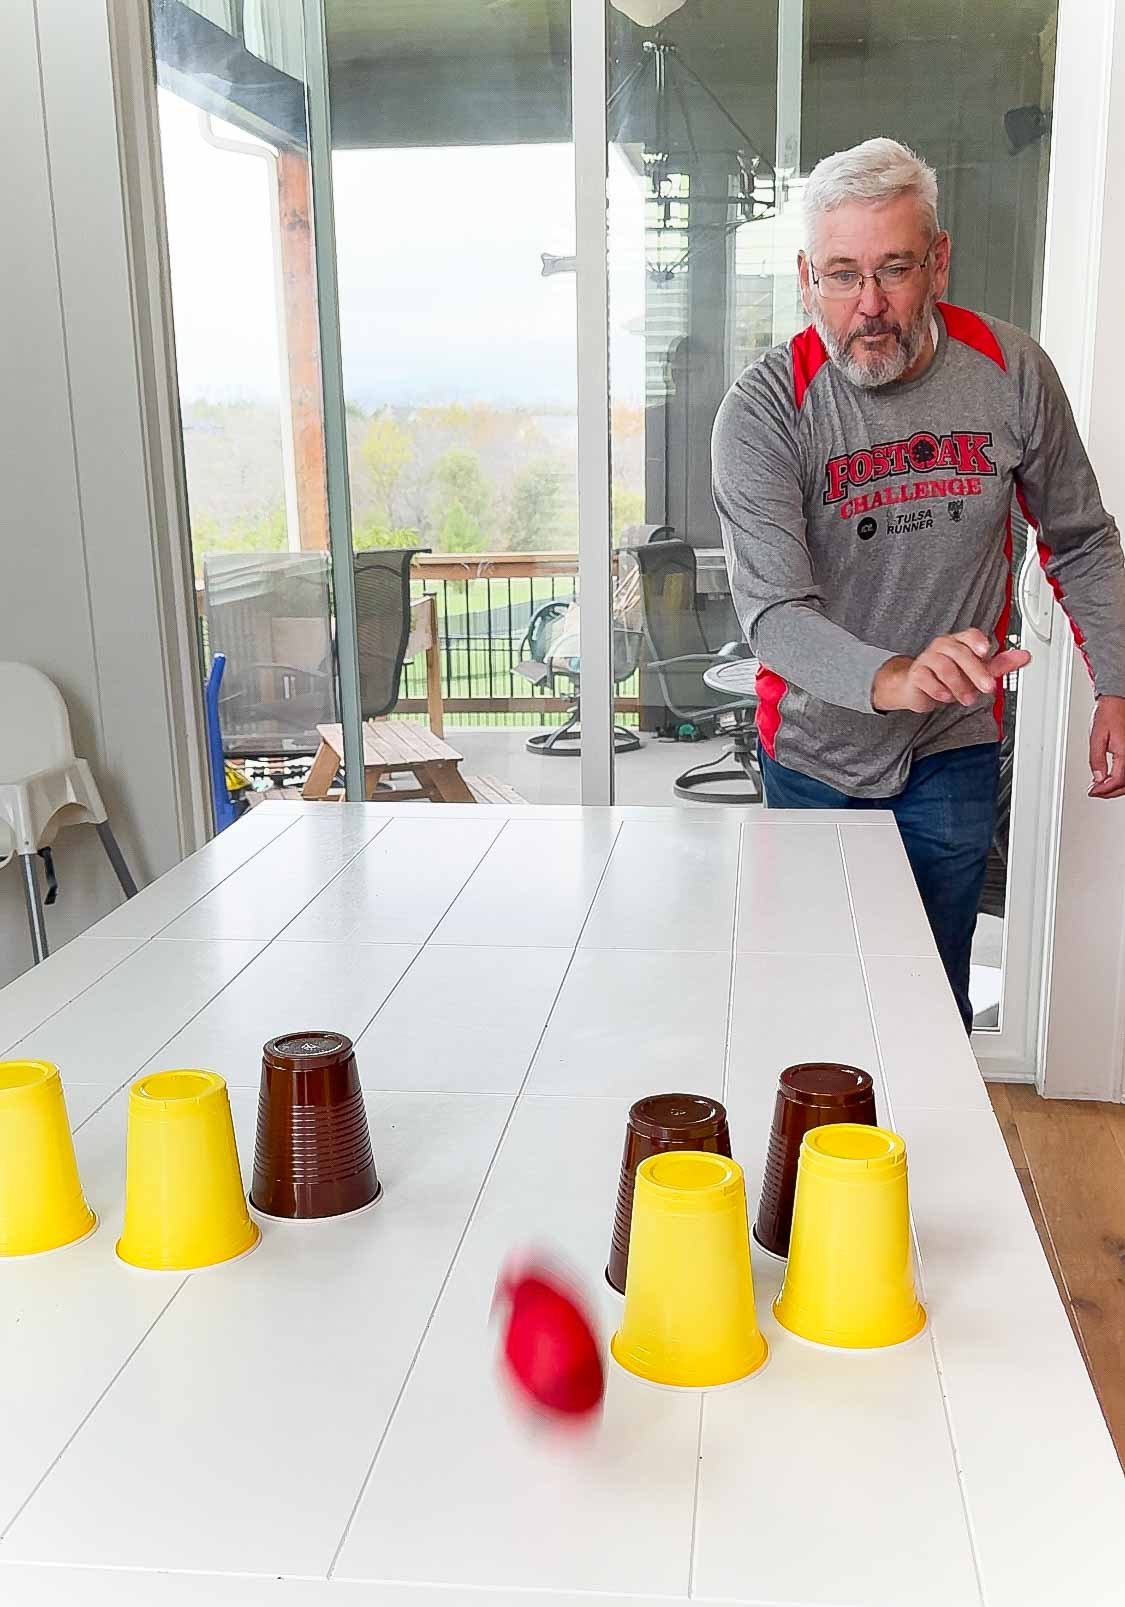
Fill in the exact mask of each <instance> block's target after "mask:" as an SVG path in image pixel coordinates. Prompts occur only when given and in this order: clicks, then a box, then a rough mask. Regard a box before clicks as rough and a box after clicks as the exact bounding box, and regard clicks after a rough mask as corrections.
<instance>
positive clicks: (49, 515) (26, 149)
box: [0, 0, 202, 983]
mask: <svg viewBox="0 0 1125 1607" xmlns="http://www.w3.org/2000/svg"><path fill="white" fill-rule="evenodd" d="M0 98H2V102H3V105H4V109H5V122H6V127H7V138H6V141H5V146H6V150H5V160H4V170H3V172H4V176H3V188H2V192H0V193H2V195H3V206H2V216H3V219H4V231H3V241H2V248H0V308H2V309H3V313H2V324H0V329H2V332H3V333H2V371H3V385H2V387H0V487H2V494H0V510H2V513H0V520H2V524H0V541H2V552H3V568H2V580H0V657H3V658H11V659H23V660H26V661H27V662H29V663H32V664H35V665H37V666H38V667H39V668H40V669H42V670H44V671H46V672H47V674H49V675H50V676H51V677H52V678H53V679H54V680H55V681H56V682H57V684H58V685H59V687H60V688H61V690H62V692H63V695H64V696H65V698H66V700H67V704H68V706H69V708H70V715H71V722H72V726H73V730H74V736H75V746H76V748H77V750H78V752H79V753H80V754H82V755H84V756H85V757H86V758H88V759H89V760H90V762H91V764H92V765H93V767H94V770H95V774H96V775H97V777H98V781H99V785H100V787H101V789H102V792H103V795H104V797H105V800H106V805H107V808H108V809H109V811H110V818H111V820H112V822H113V824H114V826H115V828H116V830H117V832H118V836H119V840H120V841H121V844H122V846H123V848H124V850H125V854H126V856H127V858H128V859H129V862H130V864H131V865H132V867H133V870H134V874H135V875H136V876H137V879H138V881H144V880H148V879H150V878H151V877H153V876H156V875H158V874H160V873H161V872H162V871H164V870H166V869H167V868H168V867H169V866H170V865H172V864H174V863H175V862H176V861H177V860H178V859H180V858H181V857H182V855H183V853H184V852H185V851H187V850H188V849H189V848H190V847H193V846H195V845H196V843H197V841H198V839H199V836H200V832H201V827H202V816H201V812H200V782H201V772H200V769H199V763H198V757H199V755H198V734H197V731H195V730H194V729H192V730H191V731H190V744H189V746H191V748H192V750H193V751H192V757H191V759H190V762H189V763H188V764H186V765H185V761H184V747H185V744H184V724H185V719H186V718H187V715H186V714H185V710H184V709H183V707H181V706H178V705H177V701H176V698H177V693H176V690H175V688H173V686H172V685H171V681H170V673H169V658H170V657H172V658H174V657H175V653H174V652H172V653H171V654H170V651H169V642H168V640H167V636H168V632H167V631H166V630H165V628H164V624H165V619H166V618H167V617H168V610H167V608H166V606H165V596H164V590H163V589H162V579H161V573H160V563H159V562H158V559H157V557H156V556H155V554H154V542H153V513H152V507H151V498H150V490H149V477H148V474H147V465H146V452H147V451H148V450H149V449H150V448H149V442H148V439H147V437H146V429H145V426H144V424H143V414H142V408H141V401H140V393H139V374H138V363H137V352H136V344H135V338H134V321H133V317H134V315H133V305H132V297H131V289H130V272H129V262H128V258H127V252H126V228H125V219H124V213H123V200H122V186H121V169H120V160H119V151H118V130H117V116H116V108H115V103H114V87H113V81H112V74H111V69H110V47H109V31H108V22H107V15H106V6H105V0H68V3H67V4H65V5H61V4H58V3H57V0H39V3H38V5H37V4H36V3H35V0H5V4H4V5H3V6H2V7H0ZM172 645H173V647H174V646H175V644H172ZM180 692H182V687H181V688H180ZM0 720H2V711H0ZM188 724H189V725H193V724H194V714H193V715H192V718H191V719H189V720H188ZM177 729H178V730H179V733H180V734H179V737H178V738H176V737H174V736H173V732H174V731H176V730H177ZM55 859H56V867H57V870H58V874H59V880H60V883H61V892H60V898H59V902H58V904H57V905H56V906H55V907H54V908H53V909H52V910H50V911H48V932H49V937H50V940H51V944H52V947H55V946H58V945H59V944H61V943H62V942H64V941H65V940H66V939H67V938H69V937H71V936H73V935H74V934H75V933H77V932H79V931H81V930H83V929H84V928H85V927H86V926H88V925H89V924H90V923H91V922H92V921H93V920H95V919H97V918H98V917H99V916H100V915H102V914H104V913H105V912H106V911H107V910H109V909H111V908H112V907H113V906H114V904H115V903H117V902H118V900H119V898H120V894H119V892H118V889H117V884H116V882H115V880H114V877H113V875H112V872H111V871H110V868H109V866H108V863H106V862H105V858H104V855H103V853H102V851H101V847H100V844H99V843H98V841H97V837H96V835H95V833H94V831H93V829H92V828H88V827H87V828H81V829H76V830H72V831H68V832H65V833H63V834H62V835H61V836H60V838H59V840H58V843H57V844H56V851H55ZM30 959H31V955H30V948H29V944H28V938H27V930H26V921H25V916H24V910H23V900H22V893H21V888H20V885H19V874H18V867H17V866H15V865H10V866H9V867H8V869H7V870H6V872H4V873H2V874H0V983H3V982H5V981H7V980H8V979H10V978H11V977H12V976H14V975H16V974H17V973H18V972H19V971H21V970H23V969H25V967H26V966H27V965H28V964H29V963H30Z"/></svg>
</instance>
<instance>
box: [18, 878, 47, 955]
mask: <svg viewBox="0 0 1125 1607" xmlns="http://www.w3.org/2000/svg"><path fill="white" fill-rule="evenodd" d="M20 864H21V865H22V866H23V897H24V903H25V904H26V905H27V924H28V926H29V928H30V930H31V947H32V951H33V952H34V955H35V963H36V965H39V964H40V962H41V961H43V960H45V959H46V958H47V956H48V954H49V953H50V952H51V951H50V949H49V948H48V947H47V923H46V921H45V920H44V919H43V900H42V899H41V898H40V896H39V882H38V879H37V877H36V872H35V855H34V854H21V855H20Z"/></svg>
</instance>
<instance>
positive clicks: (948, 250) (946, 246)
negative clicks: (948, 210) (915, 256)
mask: <svg viewBox="0 0 1125 1607" xmlns="http://www.w3.org/2000/svg"><path fill="white" fill-rule="evenodd" d="M930 249H931V251H932V252H933V254H934V289H935V290H936V291H937V293H938V295H939V296H943V295H944V294H945V292H946V289H947V287H948V285H949V262H950V257H951V256H952V253H953V242H952V240H951V239H950V238H949V235H948V234H947V233H946V231H945V230H944V229H943V230H942V231H941V233H940V234H939V235H938V237H937V239H936V240H935V241H934V243H933V245H932V246H931V247H930Z"/></svg>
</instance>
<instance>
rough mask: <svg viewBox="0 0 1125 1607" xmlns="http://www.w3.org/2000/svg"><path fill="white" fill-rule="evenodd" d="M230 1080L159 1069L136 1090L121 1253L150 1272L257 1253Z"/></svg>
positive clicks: (185, 1269) (207, 1264)
mask: <svg viewBox="0 0 1125 1607" xmlns="http://www.w3.org/2000/svg"><path fill="white" fill-rule="evenodd" d="M260 1238H261V1231H260V1229H259V1228H258V1227H256V1226H255V1224H254V1223H253V1222H252V1221H251V1220H250V1214H249V1212H248V1211H247V1209H246V1195H245V1192H244V1191H243V1187H242V1173H241V1171H240V1169H239V1165H238V1150H237V1148H236V1147H235V1141H234V1125H233V1123H232V1121H231V1114H230V1100H229V1098H228V1096H227V1085H226V1083H225V1082H224V1081H223V1079H222V1078H221V1077H220V1076H218V1075H217V1074H216V1073H215V1072H213V1071H196V1070H184V1071H158V1072H156V1073H154V1075H153V1076H151V1077H142V1078H141V1079H140V1081H139V1082H135V1083H134V1084H133V1086H132V1088H131V1089H130V1090H129V1137H128V1145H127V1150H126V1167H125V1229H124V1232H123V1233H122V1235H121V1237H120V1239H119V1240H118V1241H117V1254H118V1255H119V1256H120V1257H121V1259H122V1261H126V1262H128V1264H129V1265H130V1266H133V1267H142V1268H144V1269H145V1270H146V1271H148V1272H191V1271H194V1270H197V1269H198V1268H200V1267H212V1266H217V1265H218V1264H219V1263H220V1262H222V1261H233V1260H234V1259H235V1257H236V1256H240V1255H245V1254H246V1253H247V1251H249V1250H252V1249H253V1248H254V1247H255V1245H256V1244H257V1243H258V1241H259V1239H260Z"/></svg>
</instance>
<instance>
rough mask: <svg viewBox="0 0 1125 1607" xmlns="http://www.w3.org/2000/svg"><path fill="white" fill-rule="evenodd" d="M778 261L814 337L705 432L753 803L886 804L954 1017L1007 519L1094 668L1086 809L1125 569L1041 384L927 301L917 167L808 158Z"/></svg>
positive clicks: (1074, 445) (1117, 713) (1123, 654)
mask: <svg viewBox="0 0 1125 1607" xmlns="http://www.w3.org/2000/svg"><path fill="white" fill-rule="evenodd" d="M805 211H806V235H805V238H806V244H807V249H806V250H805V251H802V252H801V254H800V257H799V259H798V265H799V272H800V277H801V292H802V298H803V301H804V305H805V310H806V312H807V313H808V314H809V315H810V318H811V323H810V325H809V327H808V328H807V329H805V330H804V331H803V332H802V333H801V334H799V335H797V336H795V337H794V338H793V340H791V341H790V342H788V343H787V344H786V345H785V346H779V347H775V348H774V349H773V350H772V351H770V352H767V353H766V355H765V356H764V357H763V358H762V359H761V360H760V361H759V362H757V363H755V364H754V365H753V366H752V367H751V368H749V369H747V370H746V372H745V373H744V374H743V375H742V376H741V378H740V379H739V380H738V381H737V383H736V384H735V385H734V386H733V387H732V389H731V390H730V392H729V393H728V395H727V397H726V399H725V401H724V402H723V404H722V407H721V408H720V410H719V415H718V418H717V420H716V423H715V433H714V440H713V443H712V446H713V467H714V488H715V501H716V505H717V507H718V510H719V516H720V519H721V522H722V527H723V541H724V545H725V547H726V553H727V563H728V566H729V569H730V575H731V586H732V590H733V593H734V598H735V603H736V605H737V607H738V611H739V615H740V618H741V621H742V625H743V628H744V630H745V633H746V637H747V640H748V641H749V643H750V645H751V647H752V648H753V650H754V652H755V654H756V655H757V657H758V658H759V659H760V660H761V664H762V670H761V673H760V675H759V679H758V692H759V698H760V702H759V709H758V734H759V740H760V751H761V758H762V775H763V781H764V784H765V792H766V802H767V804H769V805H770V806H772V807H774V808H778V807H783V808H849V807H850V808H867V809H870V808H877V809H890V810H892V811H893V812H894V815H895V818H896V820H897V822H898V825H899V829H900V831H901V833H902V837H903V842H904V844H905V846H906V851H907V854H908V855H909V857H910V863H911V866H912V868H913V871H914V875H915V878H916V880H917V882H918V886H919V890H920V892H921V895H922V899H923V902H924V904H925V906H926V912H927V914H928V916H929V919H930V925H931V927H932V928H933V932H934V937H935V939H936V942H937V946H938V950H939V952H940V954H941V957H942V961H943V963H944V965H945V969H946V973H947V975H948V977H949V981H950V985H951V986H952V988H953V992H954V995H955V997H956V999H957V1004H958V1007H959V1009H960V1011H961V1015H962V1019H963V1020H964V1022H965V1026H966V1028H967V1029H968V1028H971V1025H972V1006H971V1004H970V1002H969V991H968V984H969V958H970V951H971V946H972V937H973V930H974V927H975V925H976V917H977V907H978V904H979V901H980V894H981V888H982V884H983V880H984V872H985V863H986V860H987V856H988V849H989V845H990V843H991V841H992V836H993V832H994V829H995V816H996V790H997V775H998V762H999V737H1000V715H1001V710H1002V688H1003V678H1004V676H1005V675H1010V674H1011V673H1013V672H1014V671H1016V670H1018V669H1020V668H1021V667H1022V666H1023V665H1024V664H1026V663H1027V662H1028V654H1026V653H1024V652H1022V651H1016V650H1011V649H1008V648H1006V647H1005V645H1004V644H1005V637H1006V633H1007V624H1008V617H1009V611H1010V606H1011V519H1010V513H1011V506H1012V499H1013V496H1015V497H1018V498H1019V500H1020V503H1021V505H1022V506H1023V508H1024V511H1025V513H1026V515H1027V518H1028V521H1029V523H1031V524H1032V525H1035V526H1036V527H1037V529H1038V541H1039V552H1040V555H1041V557H1042V560H1043V564H1044V567H1045V569H1046V573H1047V577H1048V580H1049V581H1050V584H1051V586H1052V588H1053V589H1054V592H1055V595H1056V596H1057V597H1058V599H1059V601H1060V602H1061V603H1062V605H1063V607H1064V608H1065V609H1066V611H1067V613H1068V615H1069V616H1070V618H1071V621H1072V624H1073V626H1074V631H1075V635H1076V638H1077V640H1078V644H1079V646H1080V648H1081V650H1082V652H1083V654H1084V656H1085V658H1086V662H1087V665H1088V666H1089V669H1090V673H1091V675H1092V676H1093V679H1094V687H1095V691H1096V693H1097V703H1096V706H1095V714H1094V721H1093V726H1092V728H1091V736H1090V767H1091V771H1092V772H1093V785H1092V786H1091V788H1090V791H1091V795H1092V796H1094V797H1099V798H1113V797H1120V796H1122V795H1125V567H1123V562H1122V551H1121V541H1120V537H1119V536H1118V532H1117V528H1116V526H1115V524H1114V522H1113V520H1112V519H1111V518H1110V516H1109V515H1108V514H1107V513H1106V511H1105V509H1104V508H1103V507H1102V503H1101V498H1100V496H1099V494H1098V487H1097V482H1096V480H1095V479H1094V474H1093V470H1092V469H1091V467H1090V463H1089V460H1088V459H1087V457H1086V453H1085V451H1084V449H1083V446H1082V442H1081V440H1080V439H1079V436H1078V432H1077V429H1076V428H1075V424H1074V420H1073V417H1072V415H1071V412H1070V408H1069V406H1068V404H1067V400H1066V396H1065V394H1064V392H1063V389H1062V386H1061V384H1060V382H1059V378H1058V375H1057V374H1056V373H1055V370H1054V368H1053V367H1052V365H1051V362H1050V359H1049V358H1048V357H1047V356H1046V354H1045V353H1044V352H1043V351H1042V350H1041V348H1040V347H1039V346H1038V345H1036V343H1035V341H1033V340H1032V339H1031V338H1030V337H1029V336H1028V335H1025V334H1023V333H1022V332H1021V331H1020V330H1017V329H1014V328H1012V327H1011V326H1010V325H1008V324H1002V323H999V322H997V321H996V320H995V319H991V318H984V317H981V316H979V315H978V314H976V313H973V312H968V311H966V310H965V309H963V308H959V307H952V306H949V305H948V304H946V303H943V302H942V301H941V300H940V297H941V296H942V294H943V293H944V291H945V288H946V285H947V284H948V280H949V257H950V240H949V236H948V235H947V234H946V233H944V231H942V230H941V229H940V228H939V225H938V216H937V181H936V179H935V176H934V174H933V171H932V170H931V169H930V168H929V167H927V166H926V164H925V163H924V162H922V161H920V160H919V158H918V157H916V156H915V155H914V154H913V153H912V152H911V151H908V150H907V149H906V148H905V147H904V146H902V145H899V144H897V143H896V142H895V141H893V140H888V139H876V140H868V141H867V142H866V143H865V144H863V145H859V146H857V147H855V149H854V150H850V151H843V152H840V153H838V154H837V155H835V156H830V157H827V158H826V159H825V160H824V161H823V162H821V163H819V164H818V166H817V167H816V168H815V169H814V170H813V172H812V174H811V176H810V178H809V181H808V184H807V186H806V190H805Z"/></svg>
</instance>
